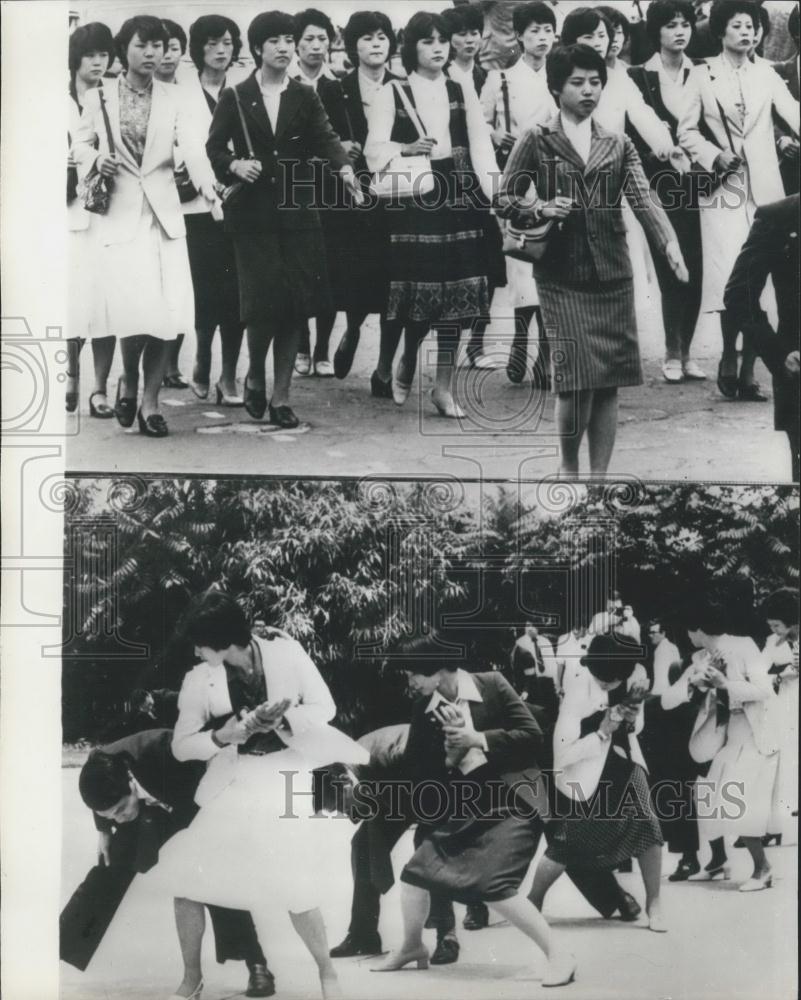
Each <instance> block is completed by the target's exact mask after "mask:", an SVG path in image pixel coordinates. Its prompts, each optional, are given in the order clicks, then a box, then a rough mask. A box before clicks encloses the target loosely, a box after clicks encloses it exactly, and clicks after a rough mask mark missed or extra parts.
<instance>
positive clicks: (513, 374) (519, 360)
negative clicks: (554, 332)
mask: <svg viewBox="0 0 801 1000" xmlns="http://www.w3.org/2000/svg"><path fill="white" fill-rule="evenodd" d="M536 312H537V307H536V306H519V307H518V308H517V309H515V332H514V337H513V338H512V347H511V350H510V351H509V360H508V362H507V363H506V374H507V376H508V378H509V381H510V382H522V381H523V379H524V378H525V377H526V368H527V367H528V328H529V327H530V326H531V321H532V319H533V318H534V314H535V313H536Z"/></svg>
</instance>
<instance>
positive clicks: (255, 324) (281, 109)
mask: <svg viewBox="0 0 801 1000" xmlns="http://www.w3.org/2000/svg"><path fill="white" fill-rule="evenodd" d="M294 33H295V20H294V18H293V17H291V16H290V15H289V14H285V13H283V12H281V11H271V12H268V13H264V14H259V15H258V16H257V17H256V18H254V20H253V21H252V22H251V24H250V27H249V28H248V44H249V46H250V51H251V53H252V55H253V59H254V61H255V63H256V66H257V69H256V72H255V73H254V74H253V75H252V76H251V77H249V78H248V79H247V80H246V81H245V82H244V83H241V84H239V85H238V86H237V87H235V88H232V89H230V90H226V91H224V92H223V93H222V94H221V95H220V102H219V104H218V105H217V109H216V111H215V112H214V118H213V119H212V123H211V130H210V132H209V138H208V142H207V144H206V150H207V152H208V155H209V159H210V161H211V164H212V166H213V168H214V172H215V174H216V175H217V178H218V179H219V180H220V181H221V182H222V183H224V184H226V185H230V184H233V183H235V182H239V183H241V185H242V187H241V189H240V190H239V192H238V193H237V195H235V196H234V198H229V199H228V201H227V203H226V205H225V228H226V232H229V233H231V234H232V236H233V240H234V252H235V255H236V264H237V274H238V277H239V298H240V308H241V318H242V320H243V321H244V322H245V323H246V324H247V339H248V351H249V354H250V367H249V370H248V375H247V378H246V380H245V409H246V410H247V412H248V413H249V414H250V416H252V417H253V418H254V419H256V420H260V419H261V418H262V417H263V416H264V413H265V410H267V396H266V392H265V371H264V368H265V362H266V358H267V351H268V349H269V347H270V344H271V343H272V344H273V355H274V367H275V378H274V383H273V397H272V401H271V403H270V406H269V414H270V421H271V423H273V424H276V425H278V426H279V427H287V428H291V427H297V426H298V423H299V421H298V418H297V417H296V416H295V414H294V412H293V411H292V409H291V407H290V406H289V387H290V383H291V380H292V366H293V364H294V361H295V355H296V353H297V349H298V337H299V331H300V323H301V322H302V321H303V320H305V319H308V317H310V316H316V315H318V314H319V313H321V312H325V311H326V310H327V309H330V308H331V304H330V302H331V298H330V291H329V285H328V274H327V269H326V261H325V245H324V243H323V239H322V233H321V229H320V216H319V214H318V212H317V210H316V208H315V207H314V200H313V199H314V193H315V191H314V167H313V164H312V163H311V160H312V159H313V158H314V157H317V158H319V159H322V160H325V161H327V162H328V163H329V164H330V165H331V168H332V169H334V170H338V171H339V172H340V174H341V176H342V178H343V181H344V184H345V187H346V189H347V190H348V191H349V192H352V193H353V195H354V197H355V198H356V199H357V200H358V199H361V193H360V192H358V191H357V184H356V178H355V175H354V172H353V167H352V166H351V164H350V159H349V157H348V155H347V153H346V151H345V150H344V149H343V147H342V144H341V142H340V141H339V138H338V136H337V135H336V133H335V132H334V131H333V129H332V128H331V124H330V122H329V121H328V117H327V115H326V113H325V110H324V108H323V106H322V104H321V103H320V99H319V98H318V97H317V95H316V94H315V93H314V92H313V91H312V90H311V89H310V88H308V87H305V86H303V85H302V84H300V83H297V82H295V81H294V80H290V79H289V78H288V77H287V71H288V69H289V63H290V60H291V58H292V55H293V52H294V49H295V34H294ZM229 143H233V148H234V152H233V153H232V152H231V150H230V149H229ZM251 149H252V157H251Z"/></svg>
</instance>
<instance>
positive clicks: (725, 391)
mask: <svg viewBox="0 0 801 1000" xmlns="http://www.w3.org/2000/svg"><path fill="white" fill-rule="evenodd" d="M717 382H718V391H719V392H720V394H721V396H725V397H726V399H736V398H737V390H738V388H739V384H740V383H739V379H738V378H737V376H736V375H724V374H723V362H722V361H721V362H719V363H718V379H717Z"/></svg>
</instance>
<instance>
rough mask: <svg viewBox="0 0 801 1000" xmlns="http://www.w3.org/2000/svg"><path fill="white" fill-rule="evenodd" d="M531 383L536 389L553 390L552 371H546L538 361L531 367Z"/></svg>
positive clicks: (542, 390)
mask: <svg viewBox="0 0 801 1000" xmlns="http://www.w3.org/2000/svg"><path fill="white" fill-rule="evenodd" d="M531 384H532V386H533V387H534V388H535V389H539V390H540V391H541V392H550V391H551V375H550V372H548V371H546V370H545V369H544V368H543V366H542V365H541V364H540V363H539V362H537V364H535V365H534V367H533V368H532V369H531Z"/></svg>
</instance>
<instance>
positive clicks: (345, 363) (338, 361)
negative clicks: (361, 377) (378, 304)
mask: <svg viewBox="0 0 801 1000" xmlns="http://www.w3.org/2000/svg"><path fill="white" fill-rule="evenodd" d="M359 339H360V332H359V331H358V330H346V331H345V333H344V334H343V335H342V340H340V342H339V347H337V349H336V350H335V351H334V374H335V375H336V377H337V378H347V377H348V374H349V372H350V370H351V368H352V367H353V359H354V357H355V356H356V348H357V347H358V346H359Z"/></svg>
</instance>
